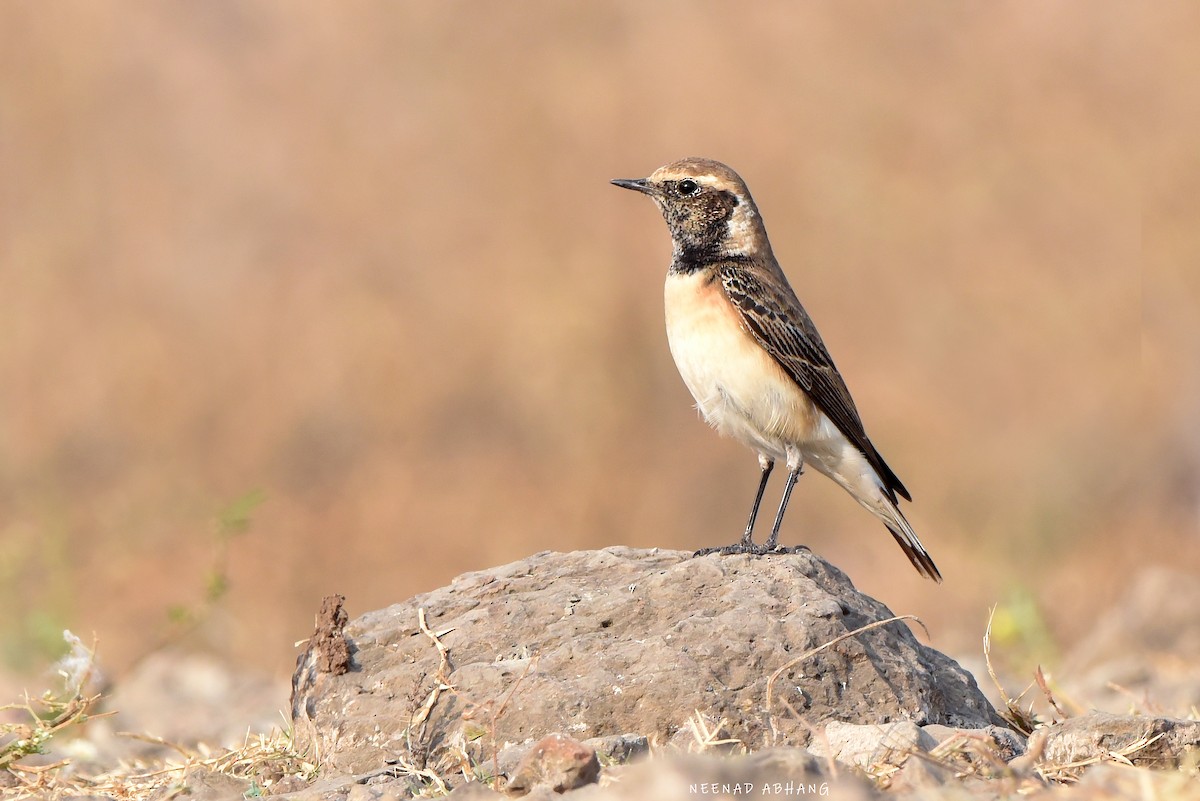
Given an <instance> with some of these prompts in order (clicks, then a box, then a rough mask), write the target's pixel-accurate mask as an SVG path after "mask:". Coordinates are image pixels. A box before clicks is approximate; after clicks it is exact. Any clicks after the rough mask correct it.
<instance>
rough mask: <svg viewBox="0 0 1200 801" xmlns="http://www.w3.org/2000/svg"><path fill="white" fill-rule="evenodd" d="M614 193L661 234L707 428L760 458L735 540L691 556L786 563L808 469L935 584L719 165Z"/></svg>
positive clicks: (674, 172)
mask: <svg viewBox="0 0 1200 801" xmlns="http://www.w3.org/2000/svg"><path fill="white" fill-rule="evenodd" d="M612 183H613V184H615V185H616V186H619V187H622V188H624V189H631V190H633V191H635V192H641V193H642V194H645V195H649V196H650V197H651V198H652V199H653V200H654V202H655V203H656V204H657V205H658V208H659V210H660V211H661V212H662V215H663V218H664V219H665V220H666V223H667V228H668V229H669V230H670V233H671V240H672V243H673V250H672V256H671V264H670V267H669V268H668V270H667V278H666V288H665V301H666V303H665V306H666V323H667V341H668V344H669V345H670V349H671V355H672V357H673V358H674V360H675V365H676V366H677V367H678V369H679V373H680V375H681V376H682V378H683V381H684V383H685V384H686V385H687V388H688V390H690V391H691V394H692V396H693V397H694V398H695V400H696V407H697V409H698V410H699V411H700V413H701V415H702V416H703V417H704V419H705V421H707V422H708V423H709V425H711V426H712V427H713V428H715V429H716V430H717V431H718V432H719V433H721V434H723V435H726V436H730V437H732V438H733V439H735V440H738V441H739V442H741V443H743V444H745V445H747V446H748V447H750V448H751V449H753V450H754V451H756V452H757V454H758V463H759V468H760V470H761V475H760V478H759V484H758V491H757V493H756V494H755V496H754V505H753V506H752V507H751V509H750V519H749V520H748V521H747V523H746V530H745V533H744V534H743V535H742V537H741V539H740V540H739V541H738V542H736V543H734V544H732V545H728V546H723V547H718V548H702V549H700V550H698V551H696V554H695V555H696V556H705V555H709V554H713V553H719V554H726V555H728V554H751V555H757V556H762V555H766V554H773V553H792V552H795V551H797V550H801V549H803V550H807V548H805V546H799V547H796V548H781V547H780V546H779V528H780V525H781V524H782V522H783V516H784V512H785V511H786V510H787V506H788V501H789V499H790V498H791V495H792V489H793V488H794V487H795V485H796V480H797V479H798V478H799V476H800V474H801V472H802V471H803V468H804V466H805V465H811V466H812V467H813V468H815V469H816V470H817V472H819V473H822V474H824V475H826V476H828V477H829V478H831V479H833V481H834V482H836V483H837V484H838V485H839V486H841V487H842V488H843V489H844V490H846V491H847V492H848V493H850V495H851V496H852V497H853V498H854V500H856V501H858V503H859V504H861V505H862V506H863V507H864V508H866V510H867V511H869V512H870V513H871V514H873V515H874V516H875V517H876V518H878V519H879V520H880V521H882V522H883V524H884V526H886V527H887V529H888V531H890V532H891V534H892V536H893V537H894V538H895V540H896V542H897V543H899V545H900V548H901V549H902V550H903V551H904V554H905V555H906V556H907V557H908V559H909V561H910V562H912V565H913V567H915V568H916V569H917V572H918V573H920V574H921V575H922V576H924V577H926V578H929V579H933V580H934V581H937V582H939V583H940V582H941V580H942V575H941V573H940V572H939V571H938V569H937V566H936V565H935V564H934V563H933V559H932V558H930V556H929V553H928V552H927V551H926V550H925V547H924V546H923V545H922V544H921V540H920V539H919V538H918V537H917V534H916V532H915V531H914V530H913V527H912V525H910V524H909V522H908V520H907V519H906V518H905V516H904V513H903V512H901V511H900V506H899V500H898V499H899V498H904V499H905V500H907V501H911V500H912V495H911V494H910V493H909V491H908V489H907V488H905V486H904V484H903V483H901V481H900V479H899V477H898V476H897V475H896V474H895V472H893V471H892V469H891V468H890V467H888V465H887V462H885V461H884V460H883V457H882V456H881V455H880V454H879V451H878V450H877V449H876V448H875V446H874V445H873V444H872V443H871V440H870V439H869V438H868V437H867V433H866V430H865V429H864V427H863V423H862V420H861V418H860V417H859V414H858V409H857V408H856V407H855V405H854V400H853V399H852V398H851V397H850V390H849V389H848V388H847V387H846V382H845V380H844V379H843V378H842V375H841V373H839V372H838V369H837V367H836V366H835V365H834V363H833V359H832V358H831V357H830V355H829V350H828V349H827V348H826V347H825V343H824V341H822V339H821V335H820V334H819V333H817V328H816V326H815V325H814V324H813V321H812V318H811V317H809V315H808V312H807V311H805V309H804V306H803V305H801V303H800V300H799V299H798V298H797V297H796V293H795V291H794V290H793V289H792V287H791V284H789V283H788V280H787V277H786V276H785V275H784V273H783V269H782V268H781V267H780V266H779V262H778V261H777V260H776V258H775V254H774V252H773V251H772V249H771V242H770V240H769V239H768V238H767V230H766V227H765V226H764V225H763V220H762V216H761V214H760V213H759V210H758V206H757V205H755V202H754V199H753V198H752V197H751V196H750V191H749V189H748V188H747V186H746V183H745V181H743V180H742V178H741V176H739V175H738V174H737V173H736V172H734V171H733V170H732V169H731V168H730V167H728V166H727V165H725V164H722V163H721V162H719V161H714V160H712V159H706V158H685V159H682V160H679V161H675V162H672V163H670V164H667V165H665V166H663V167H660V168H658V169H657V170H655V171H654V172H653V173H652V174H651V175H650V176H649V177H647V178H617V179H614V180H613V181H612ZM777 461H783V462H784V463H785V464H786V465H787V470H788V474H787V482H786V484H785V485H784V488H783V497H782V500H781V501H780V504H779V510H778V512H776V515H775V522H774V524H773V525H772V527H771V534H770V536H769V537H768V538H767V540H766V542H765V543H761V544H760V543H755V542H754V539H753V534H754V523H755V520H756V519H757V517H758V510H759V506H760V505H761V504H762V499H763V492H764V491H765V490H766V488H767V481H768V479H769V478H770V476H771V471H772V469H773V468H774V467H775V463H776V462H777Z"/></svg>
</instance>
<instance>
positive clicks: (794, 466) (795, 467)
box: [765, 449, 804, 551]
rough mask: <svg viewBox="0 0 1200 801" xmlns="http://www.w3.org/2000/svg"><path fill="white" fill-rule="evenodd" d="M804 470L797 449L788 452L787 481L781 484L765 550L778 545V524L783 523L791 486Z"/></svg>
mask: <svg viewBox="0 0 1200 801" xmlns="http://www.w3.org/2000/svg"><path fill="white" fill-rule="evenodd" d="M803 472H804V457H802V456H801V455H800V453H799V451H791V450H790V449H789V452H788V477H787V483H786V484H784V485H783V500H782V501H780V502H779V511H778V512H776V513H775V525H773V526H771V536H770V537H769V538H767V542H766V546H765V547H766V550H767V551H774V550H775V548H776V546H778V545H779V526H780V525H782V524H783V513H784V512H786V511H787V505H788V501H789V500H791V497H792V488H793V487H795V486H796V479H798V478H800V474H801V473H803Z"/></svg>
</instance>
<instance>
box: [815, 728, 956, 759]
mask: <svg viewBox="0 0 1200 801" xmlns="http://www.w3.org/2000/svg"><path fill="white" fill-rule="evenodd" d="M935 745H937V741H936V740H934V739H933V737H932V736H930V735H929V734H927V733H926V732H925V731H923V730H922V729H921V728H920V727H919V726H917V724H915V723H913V722H912V721H907V720H906V721H898V722H896V723H887V724H883V725H866V726H859V725H855V724H853V723H841V722H839V721H836V720H835V721H831V722H830V723H827V724H826V725H825V727H824V730H823V731H821V732H818V734H817V736H816V737H813V739H812V742H811V743H810V744H809V746H808V750H809V751H810V752H812V754H813V756H817V757H832V758H833V759H836V760H837V761H838V762H841V763H843V764H846V765H851V766H854V767H859V768H869V767H871V766H873V765H900V764H903V763H904V761H905V760H907V759H908V757H909V755H911V754H913V753H914V752H917V751H929V749H931V748H933V747H934V746H935Z"/></svg>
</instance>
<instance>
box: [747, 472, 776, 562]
mask: <svg viewBox="0 0 1200 801" xmlns="http://www.w3.org/2000/svg"><path fill="white" fill-rule="evenodd" d="M774 467H775V460H774V459H768V460H766V461H765V462H763V466H762V478H761V479H760V480H759V482H758V493H757V494H756V495H755V496H754V506H753V507H752V508H751V509H750V519H749V520H748V521H746V533H745V534H744V535H742V545H750V544H751V543H752V542H754V521H755V520H757V519H758V507H759V506H760V505H761V504H762V498H763V493H764V492H766V489H767V479H768V478H770V477H771V470H772V469H774Z"/></svg>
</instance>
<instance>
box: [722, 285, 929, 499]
mask: <svg viewBox="0 0 1200 801" xmlns="http://www.w3.org/2000/svg"><path fill="white" fill-rule="evenodd" d="M717 273H718V275H719V276H720V277H721V283H722V286H723V287H724V288H725V293H726V294H727V295H728V296H729V299H730V300H731V301H733V304H734V306H735V307H737V309H738V310H739V311H740V312H741V315H742V320H743V322H744V323H745V324H746V328H747V329H748V330H749V331H750V333H751V334H752V335H753V336H754V338H755V339H756V340H758V344H760V345H762V347H763V349H765V350H766V351H767V353H769V354H771V357H772V358H773V359H775V361H776V362H778V363H779V366H780V367H782V368H783V369H784V370H785V371H786V372H787V374H788V375H790V376H791V377H792V380H793V381H795V382H796V383H797V384H799V385H800V388H801V389H803V390H804V391H805V392H807V393H808V395H809V397H810V398H812V399H813V402H814V403H815V404H816V405H817V407H818V408H820V409H821V411H822V412H824V413H825V414H826V416H828V417H829V419H830V420H832V421H833V423H834V425H836V426H837V427H838V430H839V431H841V432H842V433H843V434H844V435H845V436H846V438H847V439H849V440H850V442H851V443H853V444H854V446H855V447H856V448H858V449H859V451H861V452H862V454H863V456H865V457H866V459H867V461H868V462H869V463H870V465H871V466H872V467H873V468H875V472H876V473H878V474H879V478H880V479H881V480H882V481H883V486H884V488H885V489H886V490H887V493H888V495H889V496H890V497H891V500H892V502H893V503H895V501H896V494H897V493H899V494H900V495H901V496H903V497H904V498H905V499H906V500H910V501H911V500H912V496H911V495H909V494H908V490H907V489H905V487H904V484H902V483H901V482H900V479H899V478H898V477H897V476H896V474H895V473H893V472H892V469H891V468H890V467H888V466H887V463H886V462H884V461H883V457H882V456H880V455H879V451H877V450H875V446H874V445H872V444H871V440H870V439H868V438H867V432H866V431H865V430H864V429H863V424H862V420H861V419H860V418H859V416H858V409H856V408H855V407H854V400H853V399H852V398H851V397H850V390H849V389H847V388H846V382H845V381H844V380H843V379H842V376H841V374H840V373H839V372H838V370H837V367H835V366H834V364H833V359H832V358H830V356H829V351H828V350H826V348H825V343H824V342H822V341H821V335H820V334H818V333H817V328H816V326H815V325H813V321H812V320H811V319H810V318H809V316H808V312H806V311H805V310H804V307H803V306H802V305H800V301H799V300H798V299H797V298H796V294H795V293H794V292H793V291H792V288H791V287H790V286H788V284H787V281H786V279H784V278H783V276H782V273H780V275H779V277H778V278H775V277H774V276H771V275H765V276H764V275H761V274H755V273H750V272H748V271H747V270H746V269H745V267H744V266H742V265H740V264H734V263H731V264H726V265H721V266H719V267H718V268H717Z"/></svg>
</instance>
